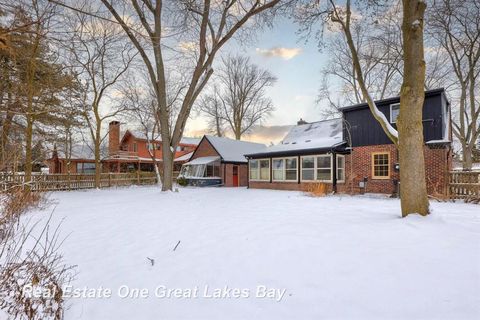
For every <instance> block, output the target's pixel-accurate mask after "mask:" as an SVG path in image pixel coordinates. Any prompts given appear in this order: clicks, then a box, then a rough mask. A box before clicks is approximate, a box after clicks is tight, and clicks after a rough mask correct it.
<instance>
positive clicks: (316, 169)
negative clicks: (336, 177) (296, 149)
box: [315, 153, 333, 183]
mask: <svg viewBox="0 0 480 320" xmlns="http://www.w3.org/2000/svg"><path fill="white" fill-rule="evenodd" d="M318 157H330V180H318V179H317V171H318V169H327V168H319V167H318V164H317V158H318ZM315 182H328V183H333V154H331V153H330V154H319V155H317V156H315Z"/></svg>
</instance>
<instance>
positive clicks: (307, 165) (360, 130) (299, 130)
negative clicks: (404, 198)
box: [246, 89, 453, 195]
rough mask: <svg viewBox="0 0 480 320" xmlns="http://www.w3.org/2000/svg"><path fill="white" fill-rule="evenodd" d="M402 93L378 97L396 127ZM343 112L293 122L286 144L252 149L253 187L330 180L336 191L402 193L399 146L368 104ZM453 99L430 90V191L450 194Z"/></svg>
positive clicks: (426, 119) (426, 120)
mask: <svg viewBox="0 0 480 320" xmlns="http://www.w3.org/2000/svg"><path fill="white" fill-rule="evenodd" d="M399 102H400V98H399V97H394V98H389V99H384V100H379V101H376V104H377V106H378V108H379V109H380V111H381V112H383V113H384V114H385V116H386V117H387V119H389V121H390V123H391V124H392V125H393V126H394V127H395V126H396V125H395V123H396V118H397V116H398V112H399ZM340 111H341V112H342V117H341V118H338V119H331V120H325V121H319V122H314V123H306V122H301V123H299V124H298V125H297V126H295V127H293V128H292V129H291V130H290V132H289V133H288V134H287V136H286V137H285V138H284V140H283V141H282V143H280V144H279V145H275V146H272V147H269V148H267V149H266V150H263V151H260V152H256V153H253V152H252V153H249V154H246V156H247V158H248V159H249V187H251V188H270V189H283V190H306V189H308V188H309V186H311V185H312V183H325V184H326V185H327V187H328V189H329V190H330V191H337V192H348V193H364V192H371V193H386V194H395V195H396V194H398V192H399V188H400V187H401V181H400V175H399V170H401V168H400V167H399V165H398V150H397V149H396V147H395V145H394V144H393V143H392V142H391V141H390V139H389V138H388V137H387V136H386V135H385V133H384V131H383V129H382V127H381V126H380V124H379V123H378V122H377V121H376V120H375V119H374V118H373V116H372V114H371V112H370V109H369V108H368V105H367V104H365V103H364V104H358V105H353V106H349V107H345V108H342V109H341V110H340ZM450 124H451V117H450V104H449V102H448V100H447V99H446V97H445V91H444V90H443V89H437V90H430V91H427V92H425V103H424V108H423V128H424V140H425V147H424V154H425V169H426V179H427V187H428V192H429V194H433V193H446V192H447V187H448V172H449V171H450V170H451V169H452V156H453V153H452V149H451V141H452V132H451V125H450Z"/></svg>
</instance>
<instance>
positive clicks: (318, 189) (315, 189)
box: [306, 183, 328, 197]
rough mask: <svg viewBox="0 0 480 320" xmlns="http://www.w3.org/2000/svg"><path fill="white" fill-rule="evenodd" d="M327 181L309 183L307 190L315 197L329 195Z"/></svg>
mask: <svg viewBox="0 0 480 320" xmlns="http://www.w3.org/2000/svg"><path fill="white" fill-rule="evenodd" d="M327 190H328V189H327V184H326V183H311V184H309V185H308V187H307V190H306V192H307V193H308V194H309V195H311V196H313V197H323V196H325V195H327Z"/></svg>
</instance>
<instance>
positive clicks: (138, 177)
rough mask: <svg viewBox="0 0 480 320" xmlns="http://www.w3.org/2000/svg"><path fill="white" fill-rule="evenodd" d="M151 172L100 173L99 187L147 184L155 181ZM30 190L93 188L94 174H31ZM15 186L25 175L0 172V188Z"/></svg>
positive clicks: (20, 182)
mask: <svg viewBox="0 0 480 320" xmlns="http://www.w3.org/2000/svg"><path fill="white" fill-rule="evenodd" d="M156 180H157V179H156V177H155V173H153V172H132V173H102V174H101V177H100V187H101V188H107V187H115V186H130V185H148V184H154V183H156ZM29 185H30V188H31V190H32V191H56V190H79V189H93V188H95V175H94V174H38V175H32V181H31V182H30V184H29ZM15 186H24V187H25V186H26V184H25V176H24V175H20V174H11V173H0V190H1V191H5V190H8V189H10V188H12V187H15Z"/></svg>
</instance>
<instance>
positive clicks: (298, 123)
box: [297, 118, 308, 126]
mask: <svg viewBox="0 0 480 320" xmlns="http://www.w3.org/2000/svg"><path fill="white" fill-rule="evenodd" d="M307 123H308V122H307V121H305V120H303V119H302V118H300V120H298V121H297V126H299V125H302V124H307Z"/></svg>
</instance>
